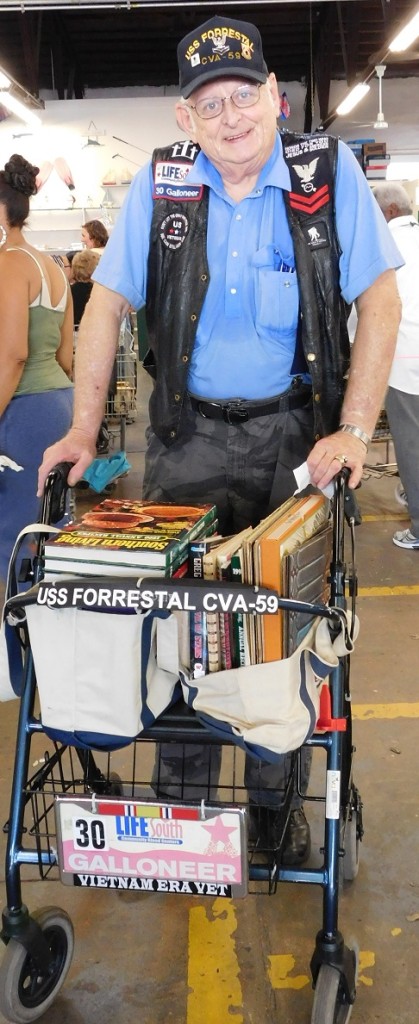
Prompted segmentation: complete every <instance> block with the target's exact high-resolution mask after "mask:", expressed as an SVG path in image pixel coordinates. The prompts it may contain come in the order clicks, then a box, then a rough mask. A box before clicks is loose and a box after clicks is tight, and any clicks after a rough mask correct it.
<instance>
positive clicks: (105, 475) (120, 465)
mask: <svg viewBox="0 0 419 1024" xmlns="http://www.w3.org/2000/svg"><path fill="white" fill-rule="evenodd" d="M129 469H131V465H130V463H129V462H128V461H127V457H126V455H125V452H115V454H114V455H110V456H109V458H108V459H93V462H91V463H90V466H88V467H87V469H86V472H85V473H83V480H87V483H88V484H89V486H90V487H92V488H93V490H94V491H97V492H98V494H100V493H101V491H104V490H105V487H106V486H107V484H109V483H110V482H111V480H116V478H117V477H118V476H122V475H123V474H124V473H127V472H128V470H129Z"/></svg>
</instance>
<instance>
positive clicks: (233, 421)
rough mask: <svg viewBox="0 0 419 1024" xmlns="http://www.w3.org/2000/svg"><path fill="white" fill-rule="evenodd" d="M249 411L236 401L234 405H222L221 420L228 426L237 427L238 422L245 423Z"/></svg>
mask: <svg viewBox="0 0 419 1024" xmlns="http://www.w3.org/2000/svg"><path fill="white" fill-rule="evenodd" d="M248 419H249V413H248V412H247V410H246V409H244V408H243V406H241V405H240V404H239V403H238V402H237V404H236V405H234V404H231V405H225V406H223V420H224V422H225V423H228V424H229V426H230V427H237V426H238V425H239V424H240V423H247V420H248Z"/></svg>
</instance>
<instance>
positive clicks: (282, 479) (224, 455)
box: [143, 402, 313, 807]
mask: <svg viewBox="0 0 419 1024" xmlns="http://www.w3.org/2000/svg"><path fill="white" fill-rule="evenodd" d="M194 415H195V427H194V432H193V434H192V436H191V437H190V438H188V439H186V440H185V441H183V442H178V443H176V444H174V445H172V446H171V447H170V448H166V447H165V446H164V445H163V444H162V443H161V442H160V441H159V439H158V438H157V437H156V436H155V435H154V433H153V432H152V430H151V428H149V429H148V432H147V441H148V448H147V452H146V462H145V474H144V487H143V494H144V497H145V498H148V499H151V500H153V501H177V502H189V503H190V502H209V501H211V502H214V504H215V505H217V509H218V518H219V529H220V532H221V533H223V534H229V533H236V532H238V531H239V530H242V529H244V528H245V527H246V526H249V525H251V526H256V524H257V523H258V522H260V520H261V519H263V518H264V517H265V516H266V515H268V513H269V512H271V511H272V510H273V509H275V508H277V507H278V506H279V505H280V504H281V503H282V502H283V501H285V499H286V498H289V497H290V495H291V494H293V492H294V490H295V479H294V475H293V470H294V469H295V468H296V467H297V466H299V465H300V464H301V463H302V462H304V461H305V460H306V458H307V455H308V453H309V451H310V450H311V448H312V446H313V412H312V407H311V402H309V403H308V405H307V407H304V408H302V409H296V410H293V411H292V412H281V413H275V414H274V415H269V416H261V417H257V418H255V419H251V420H248V422H247V423H242V424H240V425H239V426H232V425H230V424H227V423H224V421H222V420H210V419H205V418H204V417H202V416H201V415H200V413H198V412H197V413H195V414H194ZM186 755H187V756H186V761H185V759H184V758H183V756H182V751H181V749H180V747H179V746H177V745H176V744H172V743H169V744H162V745H161V747H160V756H159V758H158V759H157V760H156V764H155V767H154V773H153V788H154V789H155V791H156V792H157V793H158V795H160V796H161V797H163V798H164V797H165V796H171V797H173V798H176V796H177V797H178V798H179V797H180V786H179V783H180V781H181V777H182V780H183V779H186V780H188V781H190V783H191V788H190V790H188V789H187V787H186V788H185V787H183V788H182V798H183V799H193V798H198V797H199V795H200V794H199V793H198V792H197V789H196V788H195V787H196V786H198V785H200V784H202V787H203V789H204V788H205V789H206V787H207V786H208V780H209V779H210V782H211V787H213V795H214V797H215V792H216V787H217V780H218V773H219V767H220V762H221V752H220V748H219V747H217V746H215V747H214V746H212V747H205V746H202V747H198V746H193V747H192V746H190V747H188V748H187V751H186ZM310 762H311V751H310V750H308V749H305V748H304V749H303V754H302V790H303V792H304V791H305V790H306V788H307V785H308V779H309V772H310ZM288 772H289V757H287V756H286V755H284V757H282V758H281V759H280V761H278V763H277V764H275V765H271V764H269V765H268V764H266V763H262V762H261V761H258V760H257V759H255V758H251V757H250V756H249V757H247V758H246V770H245V785H246V787H247V789H248V791H249V795H250V797H251V799H252V800H255V802H258V803H266V804H268V803H269V804H275V803H280V802H281V791H283V789H284V787H285V785H286V781H287V777H288ZM300 805H301V798H299V797H298V796H297V795H295V797H294V799H293V805H292V806H293V807H298V806H300Z"/></svg>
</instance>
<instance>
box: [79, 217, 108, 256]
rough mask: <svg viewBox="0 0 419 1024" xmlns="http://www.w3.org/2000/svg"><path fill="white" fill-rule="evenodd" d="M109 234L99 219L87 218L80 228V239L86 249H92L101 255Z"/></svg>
mask: <svg viewBox="0 0 419 1024" xmlns="http://www.w3.org/2000/svg"><path fill="white" fill-rule="evenodd" d="M108 238H109V235H108V232H107V230H106V228H105V225H104V224H102V221H101V220H88V221H87V223H86V224H83V227H82V229H81V240H82V242H83V245H85V246H86V249H93V252H97V253H99V256H101V254H102V252H103V250H104V248H105V245H106V243H107V241H108Z"/></svg>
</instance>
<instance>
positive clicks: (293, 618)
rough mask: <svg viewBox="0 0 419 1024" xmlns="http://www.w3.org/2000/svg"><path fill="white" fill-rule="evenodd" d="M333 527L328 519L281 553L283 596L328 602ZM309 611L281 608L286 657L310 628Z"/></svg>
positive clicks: (311, 617)
mask: <svg viewBox="0 0 419 1024" xmlns="http://www.w3.org/2000/svg"><path fill="white" fill-rule="evenodd" d="M332 536H333V529H332V525H331V523H328V525H327V526H325V527H324V529H323V530H320V531H319V533H316V534H314V536H313V537H308V539H307V540H305V541H303V543H302V544H301V546H300V547H298V548H296V550H295V551H292V552H291V553H290V554H289V555H285V557H284V566H283V591H284V596H286V597H291V598H293V599H296V600H298V601H306V602H308V603H310V604H327V602H328V600H329V596H330V584H329V573H330V563H331V559H332ZM312 620H313V616H312V615H310V613H309V612H298V611H292V612H284V616H283V647H284V656H285V657H286V658H289V657H290V655H291V654H293V652H294V651H295V650H296V648H297V647H298V645H299V644H300V643H301V641H302V640H303V638H304V636H305V634H306V632H307V631H308V629H309V628H310V625H311V623H312Z"/></svg>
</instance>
